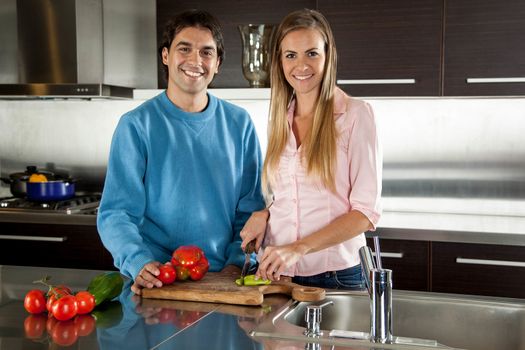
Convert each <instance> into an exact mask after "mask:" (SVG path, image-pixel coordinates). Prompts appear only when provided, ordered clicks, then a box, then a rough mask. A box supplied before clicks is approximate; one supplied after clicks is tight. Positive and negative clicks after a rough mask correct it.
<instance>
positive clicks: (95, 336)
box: [0, 265, 344, 350]
mask: <svg viewBox="0 0 525 350" xmlns="http://www.w3.org/2000/svg"><path fill="white" fill-rule="evenodd" d="M99 273H101V271H96V270H77V269H62V268H44V267H21V266H9V265H0V349H2V350H3V349H6V350H7V349H9V350H18V349H55V348H62V347H63V346H65V345H66V344H69V343H71V344H70V345H67V348H68V349H82V350H84V349H85V350H92V349H126V350H133V349H137V350H138V349H141V350H142V349H221V350H228V349H230V350H236V349H284V348H286V349H304V348H305V346H306V344H305V343H301V342H297V341H295V342H290V341H284V340H275V339H273V340H260V339H259V340H256V339H254V338H252V337H250V336H249V335H248V333H249V332H250V331H251V330H252V329H253V328H255V326H256V325H257V324H258V323H260V322H262V321H263V320H265V319H266V318H267V317H269V315H272V312H275V311H276V310H278V309H279V308H281V307H282V306H283V305H284V304H285V303H286V302H287V301H288V300H289V299H288V297H286V296H284V295H273V296H268V297H267V298H266V299H265V302H264V304H263V305H262V306H237V305H226V304H212V303H196V302H179V301H166V300H147V299H141V298H139V297H136V296H133V295H132V293H131V292H130V290H129V284H125V288H124V290H123V292H122V293H121V295H120V297H119V298H118V301H119V302H112V303H111V304H110V305H109V306H108V307H106V308H105V309H103V310H102V311H100V312H97V316H98V320H97V323H96V328H94V329H92V330H90V329H89V326H86V328H84V329H83V330H80V329H78V326H77V328H76V329H75V323H74V321H73V322H71V321H69V322H68V321H66V322H62V323H59V324H58V325H59V326H60V327H59V328H56V327H57V325H55V330H54V331H51V332H50V333H48V331H47V330H46V321H47V315H46V314H42V315H41V317H39V316H34V315H33V316H32V315H30V314H29V313H27V312H26V310H25V309H24V307H23V299H24V296H25V294H26V293H27V292H28V291H29V290H31V289H34V288H37V289H40V288H39V287H38V285H35V284H32V281H34V280H38V279H41V278H42V277H43V276H44V275H50V276H52V279H51V282H52V283H55V284H61V283H63V284H67V285H68V286H70V287H71V288H72V289H73V291H80V290H84V289H86V287H87V285H88V284H89V281H90V280H91V278H93V277H94V276H96V275H98V274H99ZM128 282H129V281H128ZM42 287H43V286H42ZM126 287H127V288H126ZM42 289H43V288H42ZM77 323H79V322H77ZM86 333H89V334H86ZM39 334H41V335H39ZM83 334H84V335H83ZM31 338H33V339H31ZM61 344H62V345H63V346H61ZM57 345H58V346H57ZM322 348H323V349H324V348H325V347H324V346H323V347H322ZM329 348H331V347H328V346H327V347H326V349H329ZM337 348H338V349H344V347H337ZM320 349H321V348H320Z"/></svg>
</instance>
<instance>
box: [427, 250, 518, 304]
mask: <svg viewBox="0 0 525 350" xmlns="http://www.w3.org/2000/svg"><path fill="white" fill-rule="evenodd" d="M431 281H432V284H431V290H432V291H433V292H445V293H461V294H476V295H491V296H500V297H512V298H525V283H524V282H523V281H525V247H522V246H520V247H518V246H504V245H492V244H470V243H469V244H466V243H449V242H432V276H431Z"/></svg>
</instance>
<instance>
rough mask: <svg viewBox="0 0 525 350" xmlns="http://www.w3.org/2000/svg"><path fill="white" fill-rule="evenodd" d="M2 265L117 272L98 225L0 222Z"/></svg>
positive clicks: (0, 258)
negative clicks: (99, 232) (98, 230)
mask: <svg viewBox="0 0 525 350" xmlns="http://www.w3.org/2000/svg"><path fill="white" fill-rule="evenodd" d="M0 228H1V230H0V231H1V234H0V242H1V243H0V265H21V266H46V267H65V268H77V269H80V268H82V269H100V270H115V267H114V266H113V258H112V257H111V255H110V253H109V252H108V251H107V250H106V249H105V248H104V246H103V245H102V242H101V241H100V237H99V235H98V232H97V229H96V226H85V225H55V224H26V223H9V222H6V223H4V222H3V223H0Z"/></svg>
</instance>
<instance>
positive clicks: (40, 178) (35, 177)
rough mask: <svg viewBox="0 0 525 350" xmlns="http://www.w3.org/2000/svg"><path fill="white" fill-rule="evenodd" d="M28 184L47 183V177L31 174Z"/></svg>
mask: <svg viewBox="0 0 525 350" xmlns="http://www.w3.org/2000/svg"><path fill="white" fill-rule="evenodd" d="M29 182H47V177H46V176H45V175H44V174H31V176H30V177H29Z"/></svg>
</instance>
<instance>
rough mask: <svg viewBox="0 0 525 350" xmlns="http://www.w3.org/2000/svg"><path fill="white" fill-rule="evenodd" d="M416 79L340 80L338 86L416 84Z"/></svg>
mask: <svg viewBox="0 0 525 350" xmlns="http://www.w3.org/2000/svg"><path fill="white" fill-rule="evenodd" d="M415 83H416V79H340V80H337V84H340V85H369V84H379V85H388V84H415Z"/></svg>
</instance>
